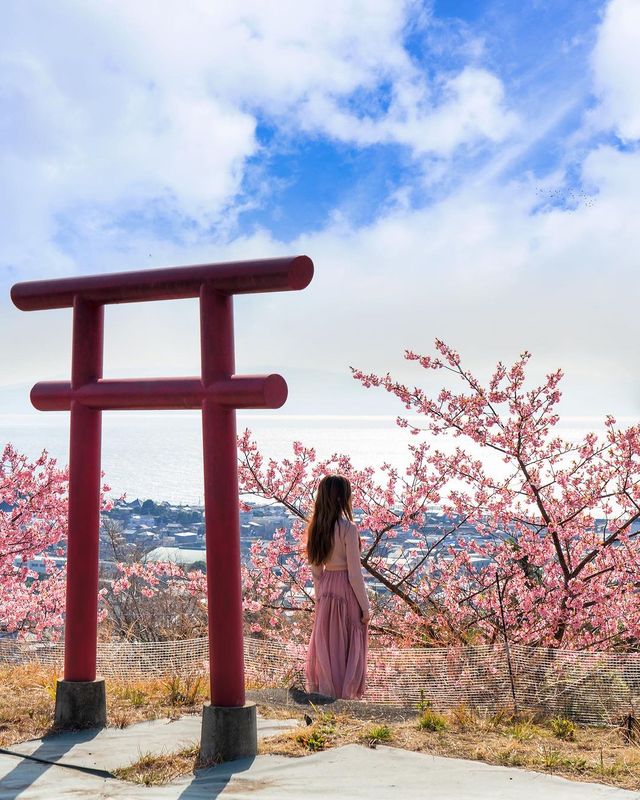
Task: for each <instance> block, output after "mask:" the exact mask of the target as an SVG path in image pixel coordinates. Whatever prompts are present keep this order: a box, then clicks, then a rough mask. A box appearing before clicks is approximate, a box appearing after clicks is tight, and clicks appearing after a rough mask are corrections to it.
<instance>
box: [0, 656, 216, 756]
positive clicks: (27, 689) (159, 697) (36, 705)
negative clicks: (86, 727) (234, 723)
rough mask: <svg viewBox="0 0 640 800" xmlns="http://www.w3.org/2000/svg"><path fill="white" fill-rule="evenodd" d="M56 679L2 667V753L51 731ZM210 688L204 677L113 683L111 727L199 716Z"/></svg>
mask: <svg viewBox="0 0 640 800" xmlns="http://www.w3.org/2000/svg"><path fill="white" fill-rule="evenodd" d="M57 678H58V675H56V673H55V672H54V671H53V670H50V669H46V668H44V667H42V666H40V665H38V664H25V665H21V666H17V667H16V666H8V665H0V686H2V687H3V691H2V694H1V695H0V747H8V746H10V745H11V744H14V743H15V742H23V741H25V740H27V739H36V738H40V737H42V736H44V735H45V734H47V733H49V732H50V731H51V730H52V723H53V712H54V705H55V687H56V680H57ZM207 691H208V686H207V683H206V681H204V680H203V679H202V678H201V677H200V676H194V677H192V678H189V677H187V678H185V677H181V678H175V677H174V678H157V679H153V680H145V681H126V682H125V681H116V680H113V679H110V680H109V682H108V690H107V713H108V719H109V725H110V726H111V727H115V728H126V727H127V726H128V725H131V724H132V723H134V722H142V721H144V720H149V719H162V718H167V717H168V718H170V719H175V718H176V717H179V716H181V715H183V714H189V713H200V710H201V707H202V703H203V702H204V701H205V700H206V699H207Z"/></svg>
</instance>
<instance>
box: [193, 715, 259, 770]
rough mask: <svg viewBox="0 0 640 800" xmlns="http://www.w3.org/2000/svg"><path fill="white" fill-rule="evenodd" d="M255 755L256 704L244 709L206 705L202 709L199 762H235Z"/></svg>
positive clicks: (256, 737) (256, 749) (256, 735)
mask: <svg viewBox="0 0 640 800" xmlns="http://www.w3.org/2000/svg"><path fill="white" fill-rule="evenodd" d="M257 752H258V720H257V717H256V704H255V703H245V704H244V705H243V706H212V705H211V704H210V703H205V704H204V707H203V709H202V736H201V739H200V761H201V763H202V764H210V763H212V762H214V761H216V762H219V761H234V760H235V759H236V758H248V757H251V756H255V755H256V754H257Z"/></svg>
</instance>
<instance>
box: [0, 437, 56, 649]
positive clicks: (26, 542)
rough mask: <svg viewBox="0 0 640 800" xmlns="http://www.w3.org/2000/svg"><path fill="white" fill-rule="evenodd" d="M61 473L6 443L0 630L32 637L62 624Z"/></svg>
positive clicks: (49, 461)
mask: <svg viewBox="0 0 640 800" xmlns="http://www.w3.org/2000/svg"><path fill="white" fill-rule="evenodd" d="M67 482H68V475H67V470H66V469H60V468H58V466H57V464H56V460H55V459H54V458H51V457H50V456H49V455H48V453H47V451H46V450H44V451H43V452H42V455H41V456H40V457H39V458H38V459H36V460H35V461H29V460H28V459H27V457H26V456H24V455H21V454H19V453H18V452H17V451H16V450H15V448H14V447H13V446H12V445H11V444H7V445H6V446H5V447H4V450H3V451H2V470H1V474H0V630H1V631H3V632H6V633H17V634H18V635H23V636H24V635H27V634H32V635H33V636H36V637H42V636H45V635H52V636H53V637H54V638H55V636H56V632H57V631H58V630H59V629H60V626H61V625H62V615H63V612H64V569H63V568H61V567H60V566H58V565H57V563H56V561H55V556H56V555H63V553H64V540H65V536H66V524H67V522H66V521H67ZM36 566H37V567H39V569H35V568H34V567H36Z"/></svg>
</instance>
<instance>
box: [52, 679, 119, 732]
mask: <svg viewBox="0 0 640 800" xmlns="http://www.w3.org/2000/svg"><path fill="white" fill-rule="evenodd" d="M106 724H107V695H106V691H105V685H104V678H97V679H96V680H95V681H58V682H57V684H56V715H55V725H56V728H62V729H64V730H70V729H71V730H72V729H75V728H104V727H105V725H106Z"/></svg>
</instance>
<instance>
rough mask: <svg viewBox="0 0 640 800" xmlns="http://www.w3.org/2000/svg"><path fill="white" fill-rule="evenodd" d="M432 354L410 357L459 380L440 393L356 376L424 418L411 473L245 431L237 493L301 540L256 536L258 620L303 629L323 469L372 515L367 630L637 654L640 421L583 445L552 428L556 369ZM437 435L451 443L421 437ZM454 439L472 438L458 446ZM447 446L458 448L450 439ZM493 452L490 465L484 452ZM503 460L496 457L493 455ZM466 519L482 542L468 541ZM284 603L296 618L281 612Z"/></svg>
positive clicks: (404, 424)
mask: <svg viewBox="0 0 640 800" xmlns="http://www.w3.org/2000/svg"><path fill="white" fill-rule="evenodd" d="M436 352H437V355H436V356H421V355H418V354H416V353H413V352H410V351H408V352H406V354H405V355H406V358H407V359H408V360H409V361H414V362H417V363H418V364H419V365H420V366H421V367H423V368H424V369H426V370H428V371H431V372H433V371H440V372H441V373H442V374H443V376H449V378H452V379H454V380H455V381H457V382H458V386H459V388H458V390H457V391H455V390H454V389H452V388H450V387H445V388H443V389H442V390H441V391H440V392H439V393H438V394H437V395H436V396H435V397H430V396H429V395H428V394H427V393H426V392H425V391H424V390H422V389H420V388H418V387H413V388H410V387H408V386H405V385H404V384H402V383H400V382H398V381H395V380H393V378H392V377H391V376H390V375H389V374H387V375H384V376H380V375H375V374H366V373H363V372H362V371H360V370H357V369H354V370H353V374H354V377H355V378H356V379H357V380H359V381H360V382H361V383H362V385H363V386H364V387H367V388H369V387H381V388H383V389H385V390H387V391H388V392H390V393H392V394H394V395H395V396H396V397H398V399H399V400H400V401H401V402H402V403H403V404H404V406H405V409H406V410H407V411H410V412H412V414H413V415H417V418H418V419H420V420H421V423H420V424H417V423H415V422H410V421H409V419H408V418H406V417H399V418H398V425H399V426H400V428H402V429H405V430H408V431H409V432H410V433H411V434H413V435H414V436H415V437H416V440H417V442H418V443H417V444H415V445H409V447H410V453H411V460H410V464H409V467H408V468H407V470H406V472H404V473H403V474H401V473H400V472H399V471H398V470H397V469H395V468H393V467H391V466H390V465H389V464H382V465H381V469H380V470H379V471H378V475H382V479H380V478H379V477H378V478H376V472H375V470H374V469H373V468H372V467H369V468H367V469H364V470H358V469H355V468H354V467H353V466H352V464H351V461H350V459H349V458H348V457H347V456H344V455H342V456H341V455H335V456H333V457H332V458H330V459H326V460H323V461H318V460H317V459H316V456H315V452H314V450H313V449H312V448H309V447H305V446H303V445H302V444H300V443H295V444H294V446H293V457H292V458H289V459H284V460H282V461H280V462H277V461H275V460H273V459H265V458H264V457H263V455H262V454H261V453H260V451H259V449H258V446H257V444H256V443H255V442H254V441H252V439H251V435H250V434H249V433H248V432H246V433H245V434H244V436H242V437H241V438H240V440H239V449H240V464H241V466H240V475H241V482H242V486H243V489H244V490H245V491H247V492H251V493H253V494H255V495H258V496H260V497H262V498H263V499H265V500H267V501H270V502H274V503H278V504H280V505H281V506H283V507H284V508H286V509H288V511H289V512H290V513H291V514H292V515H293V516H294V518H295V519H296V520H297V522H296V524H295V525H294V531H293V536H292V537H290V538H288V537H286V536H284V534H279V535H278V536H275V537H274V539H273V541H272V542H270V543H268V544H267V545H266V546H263V547H261V546H260V545H258V544H256V545H255V546H254V551H253V553H252V567H251V568H250V569H249V574H248V576H247V578H248V582H247V585H248V587H249V594H250V600H249V601H248V607H249V611H250V613H254V614H255V613H258V609H259V608H260V609H262V610H263V611H264V610H265V609H268V610H269V612H270V613H269V615H268V617H267V619H266V622H267V626H266V627H265V625H264V622H265V619H264V614H263V617H262V618H261V619H259V620H257V619H256V620H254V622H253V623H252V624H253V626H254V629H255V630H256V631H257V630H258V629H260V630H262V631H263V632H265V633H267V634H268V633H269V630H271V631H274V632H276V633H278V634H279V635H280V634H281V632H282V627H283V625H284V626H286V628H287V631H288V632H289V633H291V634H293V635H294V636H295V635H296V634H300V635H301V634H302V633H303V631H304V632H305V633H306V632H307V630H308V626H309V612H310V611H311V609H312V604H313V598H312V597H311V595H310V590H309V586H310V582H309V576H308V573H307V572H306V566H305V563H304V553H303V545H302V539H301V534H302V529H303V527H304V519H305V517H306V515H307V514H308V510H309V508H310V504H311V502H312V497H313V493H314V490H315V486H316V484H317V482H318V480H319V478H320V477H321V476H322V475H324V474H326V473H327V472H341V473H342V474H345V475H346V476H347V477H349V478H350V480H351V481H352V484H353V487H354V502H355V505H356V506H357V507H358V508H360V509H362V511H363V518H362V520H361V524H362V528H363V532H364V537H363V538H364V543H363V544H364V546H363V550H362V565H363V567H364V569H365V570H366V572H368V573H369V574H370V575H371V576H372V578H374V579H375V581H377V582H378V584H379V585H380V586H382V587H384V591H383V592H382V593H380V594H379V595H378V596H377V597H376V598H375V608H374V614H373V618H372V633H373V634H374V635H376V634H377V635H379V636H380V637H381V640H382V641H386V642H391V641H393V642H396V643H401V644H405V645H406V644H431V643H434V642H437V643H443V644H446V643H451V642H487V641H494V640H496V639H497V638H498V637H502V636H506V637H508V638H509V640H511V641H514V642H520V643H523V644H531V645H546V646H552V647H559V646H564V647H573V648H587V647H588V648H612V647H616V648H636V647H637V645H638V641H639V637H640V594H639V592H638V574H639V567H640V564H639V560H640V550H639V546H638V542H637V538H636V537H637V535H638V533H640V531H639V530H638V529H637V528H638V526H637V525H636V523H638V522H639V521H640V486H639V482H640V463H639V462H640V426H638V425H634V426H630V427H627V428H622V427H619V426H618V425H617V423H616V421H615V420H614V419H613V417H607V418H606V420H605V435H604V436H600V437H599V436H597V435H596V434H594V433H589V434H587V435H586V436H585V437H584V438H583V439H582V440H581V441H579V442H570V441H567V440H565V439H564V438H563V437H562V436H560V435H559V434H558V433H557V431H556V426H557V424H558V422H559V415H558V413H557V406H558V403H559V401H560V397H561V394H560V391H559V384H560V381H561V379H562V373H561V371H556V372H554V373H552V374H550V375H548V376H547V377H546V379H545V381H544V382H543V383H542V384H541V385H539V386H532V387H530V388H528V387H527V385H526V376H525V369H526V366H527V363H528V361H529V358H530V355H529V354H528V353H524V354H523V355H522V356H521V357H520V358H519V359H518V360H517V361H516V362H515V364H513V365H512V366H511V367H510V368H507V367H506V366H504V365H503V364H501V363H499V364H498V365H497V367H496V369H495V371H494V373H493V374H492V376H491V377H490V379H489V381H488V384H487V385H486V386H483V384H482V383H481V382H480V381H479V380H478V379H477V378H476V377H475V376H474V375H473V374H472V373H471V372H470V371H468V370H466V369H464V368H463V366H462V363H461V359H460V356H459V355H458V353H456V352H455V351H454V350H453V349H452V348H450V347H448V346H447V345H446V344H444V343H443V342H441V341H438V340H437V341H436ZM425 434H426V435H428V437H429V438H430V439H431V440H434V439H435V440H436V441H437V440H438V439H440V440H442V442H443V445H442V448H439V449H434V447H433V446H432V444H428V443H427V442H426V441H421V438H424V436H425ZM456 440H460V442H462V443H463V444H458V443H457V442H456ZM452 445H453V446H452ZM486 453H494V454H496V455H497V456H498V459H497V460H498V463H499V465H500V469H497V468H491V469H490V468H489V466H488V463H489V459H486V458H484V457H483V456H484V454H486ZM494 461H495V459H494ZM429 504H439V505H440V507H441V509H442V511H443V513H444V515H445V519H446V520H447V521H446V522H445V524H444V525H443V526H442V530H441V533H440V536H439V537H438V538H437V540H436V541H433V539H431V540H430V541H429V542H427V541H426V540H425V541H424V542H423V543H422V548H421V549H422V555H421V556H420V557H419V558H418V559H414V560H408V559H402V558H401V559H398V560H397V561H396V562H391V563H390V561H389V558H388V557H387V558H384V557H383V554H384V553H385V552H386V551H388V545H389V543H390V540H393V538H394V537H396V536H397V532H398V531H399V530H402V529H404V530H406V529H408V528H409V527H412V528H415V531H414V535H415V536H416V537H417V538H420V535H421V532H420V528H421V525H422V523H423V522H424V519H425V514H426V508H427V506H428V505H429ZM466 523H472V524H473V526H474V527H475V530H476V532H477V535H475V536H473V537H471V538H469V537H468V536H465V537H464V538H463V537H461V536H460V535H459V530H460V528H461V526H462V525H463V524H466ZM282 609H285V610H286V612H287V615H286V616H283V615H282V614H281V613H278V612H280V611H281V610H282Z"/></svg>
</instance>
